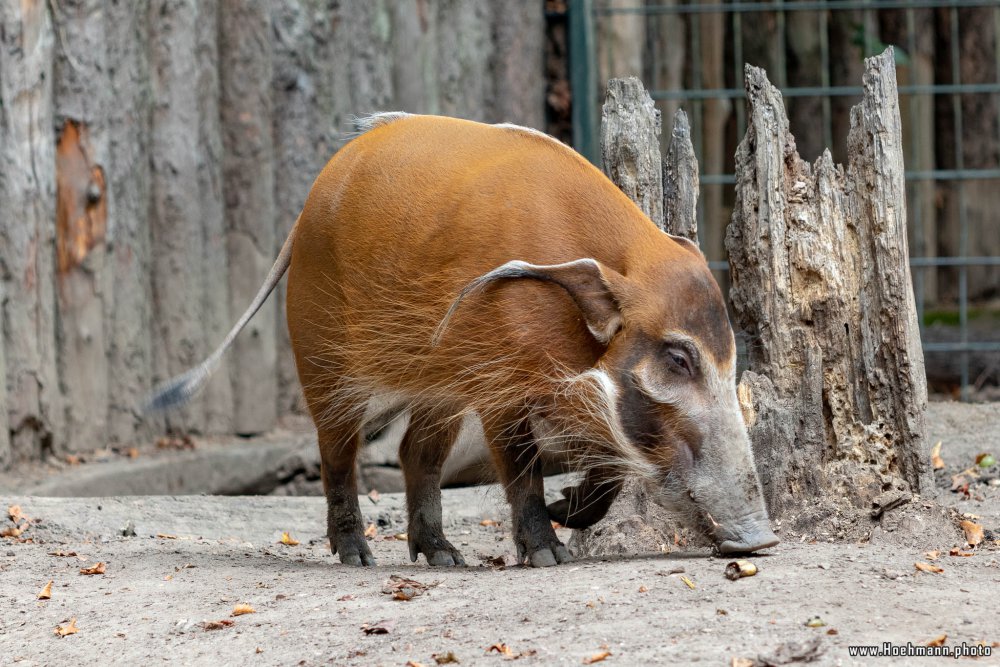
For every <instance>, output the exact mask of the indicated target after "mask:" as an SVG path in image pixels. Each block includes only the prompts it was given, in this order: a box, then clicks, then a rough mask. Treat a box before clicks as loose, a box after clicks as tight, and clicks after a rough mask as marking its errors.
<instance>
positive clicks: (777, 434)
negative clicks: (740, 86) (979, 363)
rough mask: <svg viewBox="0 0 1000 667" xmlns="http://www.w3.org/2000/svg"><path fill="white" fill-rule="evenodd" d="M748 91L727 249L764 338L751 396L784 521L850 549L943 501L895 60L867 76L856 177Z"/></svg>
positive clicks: (737, 300)
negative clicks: (884, 518) (933, 482)
mask: <svg viewBox="0 0 1000 667" xmlns="http://www.w3.org/2000/svg"><path fill="white" fill-rule="evenodd" d="M746 90H747V97H748V100H749V114H748V117H749V123H748V129H747V134H746V137H745V138H744V139H743V141H742V142H741V143H740V145H739V148H738V150H737V153H736V181H737V183H736V204H735V207H734V210H733V219H732V223H731V224H730V225H729V228H728V231H727V235H726V247H727V248H728V250H729V261H730V266H731V281H732V283H731V289H730V299H731V301H732V304H733V309H734V311H735V313H736V319H737V322H738V325H739V327H740V328H742V329H743V331H744V332H745V333H746V334H747V336H748V342H747V348H748V357H749V366H750V370H749V371H747V372H746V373H745V374H744V375H743V378H742V381H741V385H740V391H739V395H740V398H741V402H742V403H743V404H744V407H745V408H747V410H745V412H748V413H750V414H752V415H754V416H753V417H751V418H750V421H751V427H750V434H751V439H752V442H753V445H754V453H755V456H756V458H757V467H758V470H759V471H760V475H761V481H762V483H763V486H764V494H765V496H766V499H767V504H768V508H769V510H770V512H771V516H772V518H783V519H785V521H786V525H788V524H789V523H790V524H791V525H792V526H793V528H795V529H798V530H803V531H805V530H809V531H813V532H812V534H814V535H815V534H816V533H815V531H817V530H820V526H821V525H822V524H823V521H822V520H823V519H825V518H827V517H830V518H831V521H832V522H833V524H832V525H831V526H828V527H830V528H833V529H834V531H835V532H834V533H832V534H834V535H835V534H836V532H841V533H842V534H845V535H846V533H847V532H849V531H846V529H845V528H844V526H842V525H840V524H841V523H843V522H844V518H845V517H847V521H848V523H850V522H851V521H853V522H854V525H859V524H858V521H857V517H859V516H861V515H864V516H866V517H867V516H869V514H870V516H871V517H876V518H877V517H878V516H880V515H881V513H882V512H884V511H885V510H886V509H889V508H891V507H894V506H898V505H900V504H902V503H905V502H906V501H907V500H909V499H910V498H911V496H912V494H916V493H919V492H921V491H923V490H925V489H926V488H929V485H930V483H929V481H928V474H929V472H928V467H927V460H928V459H927V456H926V452H925V447H924V440H923V428H924V410H925V407H926V402H927V390H926V380H925V376H924V363H923V354H922V351H921V345H920V337H919V331H918V328H917V317H916V310H915V307H914V300H913V291H912V286H911V282H910V270H909V264H908V261H907V260H908V252H907V239H906V199H905V195H906V193H905V188H904V182H903V147H902V140H901V131H900V119H899V107H898V98H897V93H896V75H895V66H894V63H893V55H892V50H891V48H890V49H887V50H886V51H885V53H883V54H882V55H880V56H877V57H874V58H868V59H867V60H866V61H865V73H864V99H863V101H862V102H861V104H860V105H858V106H856V107H854V108H853V109H852V110H851V131H850V134H849V136H848V155H849V159H848V164H847V165H846V166H841V165H835V164H834V163H833V160H832V159H831V157H830V153H829V151H826V152H824V153H823V155H822V156H821V157H820V158H819V159H818V160H817V161H816V163H815V164H814V165H809V164H808V163H806V162H805V161H803V160H802V159H801V158H799V156H798V153H797V152H796V149H795V139H794V137H792V135H791V133H790V132H789V130H788V119H787V117H786V115H785V110H784V106H783V104H782V99H781V94H780V93H779V92H778V90H777V89H776V88H774V86H772V85H771V84H770V82H769V81H768V80H767V75H766V73H765V72H764V71H763V70H761V69H758V68H756V67H750V66H747V68H746ZM835 515H839V518H835ZM851 517H854V518H853V519H852V518H851ZM861 523H863V522H861ZM827 532H829V531H827Z"/></svg>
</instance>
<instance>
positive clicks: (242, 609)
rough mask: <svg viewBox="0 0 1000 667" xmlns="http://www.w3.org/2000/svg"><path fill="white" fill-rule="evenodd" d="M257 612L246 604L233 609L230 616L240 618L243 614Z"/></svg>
mask: <svg viewBox="0 0 1000 667" xmlns="http://www.w3.org/2000/svg"><path fill="white" fill-rule="evenodd" d="M256 613H257V610H256V609H254V608H253V607H251V606H250V605H248V604H238V605H236V606H235V607H233V613H232V614H231V615H232V616H242V615H243V614H256Z"/></svg>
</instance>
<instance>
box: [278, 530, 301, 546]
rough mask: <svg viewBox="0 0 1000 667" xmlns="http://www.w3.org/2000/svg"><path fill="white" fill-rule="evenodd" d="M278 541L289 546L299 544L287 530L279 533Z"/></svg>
mask: <svg viewBox="0 0 1000 667" xmlns="http://www.w3.org/2000/svg"><path fill="white" fill-rule="evenodd" d="M279 542H280V543H281V544H284V545H286V546H289V547H295V546H298V544H299V541H298V540H297V539H295V538H294V537H292V536H291V534H290V533H289V532H288V531H285V532H283V533H282V534H281V539H280V540H279Z"/></svg>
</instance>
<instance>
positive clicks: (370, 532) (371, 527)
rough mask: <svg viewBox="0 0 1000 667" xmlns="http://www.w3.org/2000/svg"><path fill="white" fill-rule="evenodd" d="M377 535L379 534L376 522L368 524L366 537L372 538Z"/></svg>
mask: <svg viewBox="0 0 1000 667" xmlns="http://www.w3.org/2000/svg"><path fill="white" fill-rule="evenodd" d="M376 535H378V527H377V526H376V525H375V524H374V523H370V524H368V527H367V528H365V537H367V538H368V539H371V538H373V537H375V536H376Z"/></svg>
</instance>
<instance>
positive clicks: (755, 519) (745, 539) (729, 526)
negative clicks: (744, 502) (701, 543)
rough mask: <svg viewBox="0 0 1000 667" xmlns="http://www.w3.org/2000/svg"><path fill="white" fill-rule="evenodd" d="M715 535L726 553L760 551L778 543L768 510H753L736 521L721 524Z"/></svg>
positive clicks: (720, 549)
mask: <svg viewBox="0 0 1000 667" xmlns="http://www.w3.org/2000/svg"><path fill="white" fill-rule="evenodd" d="M714 537H715V542H716V544H717V545H718V547H719V551H720V552H722V553H724V554H731V553H739V552H750V551H758V550H760V549H767V548H768V547H773V546H774V545H776V544H777V543H778V536H777V535H775V534H774V531H772V530H771V525H770V522H769V521H768V519H767V513H766V512H751V513H750V514H747V515H746V516H744V517H742V518H740V519H737V520H736V521H732V522H727V523H723V524H719V525H717V526H716V528H715V535H714Z"/></svg>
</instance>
